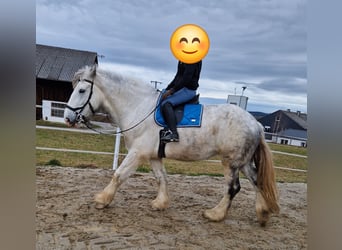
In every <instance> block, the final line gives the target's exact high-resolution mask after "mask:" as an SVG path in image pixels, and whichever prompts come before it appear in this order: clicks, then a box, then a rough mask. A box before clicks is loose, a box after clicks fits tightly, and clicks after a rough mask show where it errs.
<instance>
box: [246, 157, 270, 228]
mask: <svg viewBox="0 0 342 250" xmlns="http://www.w3.org/2000/svg"><path fill="white" fill-rule="evenodd" d="M241 172H242V173H243V174H244V175H245V176H246V178H247V179H248V180H249V181H250V183H251V184H252V185H253V187H254V189H255V192H256V203H255V208H256V215H257V218H258V221H259V223H260V225H261V226H265V225H266V222H267V221H268V219H269V217H270V213H269V212H268V210H269V209H268V206H267V204H266V201H265V199H264V198H263V197H262V195H261V193H260V191H259V189H258V186H257V169H256V168H255V166H254V165H253V164H252V162H251V163H249V164H247V165H245V166H244V167H243V168H242V169H241Z"/></svg>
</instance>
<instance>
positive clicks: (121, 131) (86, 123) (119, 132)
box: [81, 103, 160, 135]
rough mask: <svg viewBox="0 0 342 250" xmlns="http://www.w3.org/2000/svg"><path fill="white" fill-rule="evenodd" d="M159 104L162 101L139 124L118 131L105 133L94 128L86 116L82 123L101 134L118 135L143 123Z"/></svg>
mask: <svg viewBox="0 0 342 250" xmlns="http://www.w3.org/2000/svg"><path fill="white" fill-rule="evenodd" d="M159 105H160V103H158V104H157V105H156V106H155V107H154V108H153V109H152V111H151V112H150V113H148V114H147V115H146V116H145V117H144V118H143V119H142V120H141V121H139V122H138V123H137V124H135V125H133V126H132V127H129V128H127V129H124V130H120V131H118V132H113V133H104V132H101V131H99V130H96V129H95V128H92V127H90V126H89V124H90V122H89V121H87V120H86V119H85V117H82V119H81V123H83V124H84V125H86V127H87V128H88V129H90V130H93V131H94V132H97V133H99V134H105V135H117V134H122V133H125V132H128V131H130V130H132V129H134V128H136V127H138V126H139V125H140V124H141V123H143V122H144V121H145V120H146V119H147V118H148V117H149V116H150V115H152V114H153V113H154V111H156V110H157V108H158V107H159Z"/></svg>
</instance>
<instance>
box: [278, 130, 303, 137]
mask: <svg viewBox="0 0 342 250" xmlns="http://www.w3.org/2000/svg"><path fill="white" fill-rule="evenodd" d="M278 135H279V136H285V137H294V138H300V139H307V138H308V134H307V130H299V129H292V128H290V129H285V130H283V131H280V132H279V133H278Z"/></svg>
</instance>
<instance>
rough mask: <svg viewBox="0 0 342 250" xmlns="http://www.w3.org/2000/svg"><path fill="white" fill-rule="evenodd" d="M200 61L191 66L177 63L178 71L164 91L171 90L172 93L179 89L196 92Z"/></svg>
mask: <svg viewBox="0 0 342 250" xmlns="http://www.w3.org/2000/svg"><path fill="white" fill-rule="evenodd" d="M201 68H202V61H199V62H197V63H193V64H187V63H183V62H180V61H179V62H178V69H177V74H176V76H175V78H174V79H173V80H172V82H171V83H170V84H169V85H168V86H167V88H166V90H169V89H173V90H174V92H176V91H178V90H180V89H181V88H184V87H186V88H188V89H191V90H196V89H197V88H198V80H199V78H200V73H201Z"/></svg>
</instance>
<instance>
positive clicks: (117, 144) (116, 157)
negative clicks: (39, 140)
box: [36, 126, 307, 173]
mask: <svg viewBox="0 0 342 250" xmlns="http://www.w3.org/2000/svg"><path fill="white" fill-rule="evenodd" d="M36 128H40V129H54V130H66V131H72V132H82V133H96V132H94V131H92V130H88V129H82V130H80V129H69V128H54V127H45V126H36ZM116 131H117V132H118V131H119V128H117V130H116ZM120 139H121V137H120V134H116V139H115V145H114V152H113V153H112V152H99V151H90V150H78V149H66V148H47V147H36V149H37V150H48V151H61V152H73V153H84V154H103V155H113V156H114V158H113V170H116V169H117V167H118V161H119V156H126V154H122V153H120V152H119V148H120ZM272 153H274V154H284V155H290V156H293V157H300V158H307V156H305V155H298V154H292V153H286V152H281V151H272ZM204 161H206V162H217V163H220V162H221V161H219V160H204ZM275 168H277V169H282V170H288V171H296V172H305V173H306V172H307V170H303V169H296V168H285V167H275Z"/></svg>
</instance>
